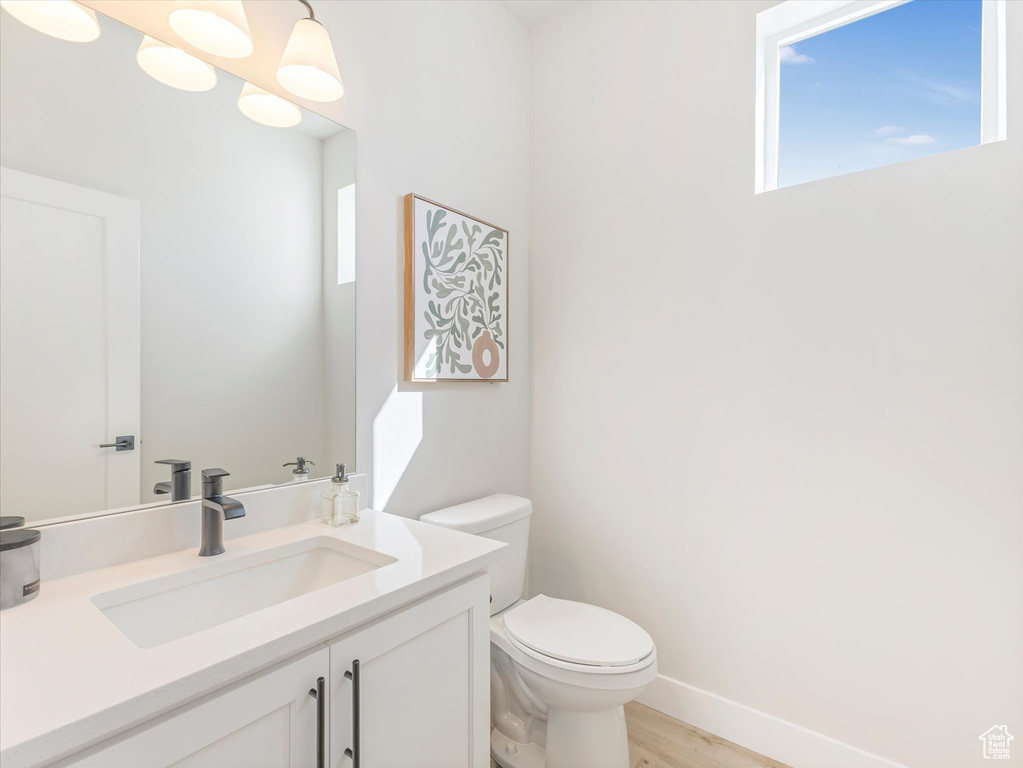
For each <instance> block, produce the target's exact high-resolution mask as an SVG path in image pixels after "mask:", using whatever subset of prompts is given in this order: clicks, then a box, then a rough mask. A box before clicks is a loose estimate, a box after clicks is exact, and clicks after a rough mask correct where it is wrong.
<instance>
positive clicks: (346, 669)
mask: <svg viewBox="0 0 1023 768" xmlns="http://www.w3.org/2000/svg"><path fill="white" fill-rule="evenodd" d="M489 627H490V593H489V579H488V578H487V577H486V576H479V577H476V578H474V579H471V580H470V581H467V582H464V583H462V584H461V585H458V586H455V587H453V588H451V589H449V590H447V591H445V592H442V593H440V594H439V595H435V596H433V597H429V598H427V599H425V600H422V601H420V602H418V603H415V604H413V605H411V606H410V607H408V608H406V609H405V610H403V611H401V612H400V613H396V614H392V615H390V616H387V617H385V618H383V619H381V620H380V621H377V622H375V623H373V624H370V625H369V626H367V627H364V628H362V629H359V630H357V631H355V632H353V633H351V634H349V635H345V636H344V637H342V638H340V639H339V640H336V641H334V642H332V643H330V644H329V645H330V747H331V748H330V766H331V768H350V766H353V765H355V764H356V763H355V758H358V763H357V765H358V766H359V768H472V767H473V766H477V767H478V768H484V767H485V766H488V765H489V760H490V756H489V746H490V742H489V738H488V737H489V730H490V631H489ZM356 662H358V663H357V664H356ZM356 711H358V716H356ZM346 750H348V753H347V754H346Z"/></svg>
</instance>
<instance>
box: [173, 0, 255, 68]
mask: <svg viewBox="0 0 1023 768" xmlns="http://www.w3.org/2000/svg"><path fill="white" fill-rule="evenodd" d="M169 21H170V25H171V29H173V30H174V31H175V32H177V33H178V34H179V35H181V39H182V40H184V41H185V42H187V43H191V44H192V45H194V46H195V47H196V48H198V49H199V50H202V51H206V53H212V54H213V55H214V56H223V57H224V58H225V59H244V58H245V57H246V56H248V55H249V54H250V53H252V49H253V45H252V34H251V33H250V32H249V20H248V19H247V18H246V17H245V9H244V8H243V7H242V2H241V0H174V6H173V8H172V9H171V12H170V19H169Z"/></svg>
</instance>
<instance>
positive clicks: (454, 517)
mask: <svg viewBox="0 0 1023 768" xmlns="http://www.w3.org/2000/svg"><path fill="white" fill-rule="evenodd" d="M532 513H533V504H532V502H530V500H529V499H526V498H523V497H522V496H512V495H511V494H508V493H495V494H494V495H493V496H487V497H486V498H482V499H476V500H475V501H467V502H465V503H464V504H456V505H455V506H453V507H445V508H444V509H438V510H437V511H436V512H427V513H426V514H425V515H423V516H422V517H421V518H419V519H420V520H422V521H423V522H424V523H432V524H433V525H439V526H442V527H444V528H454V529H455V530H456V531H464V532H465V533H486V532H487V531H492V530H494V529H495V528H500V527H501V526H502V525H508V524H509V523H514V522H515V521H516V520H521V519H522V518H524V517H529V516H530V515H531V514H532Z"/></svg>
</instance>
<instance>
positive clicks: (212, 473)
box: [202, 467, 231, 482]
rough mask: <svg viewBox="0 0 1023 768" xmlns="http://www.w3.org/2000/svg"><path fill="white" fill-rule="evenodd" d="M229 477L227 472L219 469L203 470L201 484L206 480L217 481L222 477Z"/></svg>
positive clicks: (229, 474)
mask: <svg viewBox="0 0 1023 768" xmlns="http://www.w3.org/2000/svg"><path fill="white" fill-rule="evenodd" d="M230 476H231V473H230V472H228V471H227V470H226V469H221V468H220V467H214V468H213V469H204V470H203V471H202V479H203V482H206V481H207V480H219V479H220V478H222V477H230Z"/></svg>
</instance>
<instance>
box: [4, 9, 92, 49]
mask: <svg viewBox="0 0 1023 768" xmlns="http://www.w3.org/2000/svg"><path fill="white" fill-rule="evenodd" d="M0 8H3V9H4V10H5V11H7V12H8V13H9V14H11V16H13V17H14V18H16V19H17V20H18V21H20V22H22V23H23V24H27V25H28V26H30V27H32V29H35V30H38V31H39V32H43V33H44V34H47V35H50V36H51V37H56V38H60V39H61V40H70V41H71V42H73V43H89V42H92V41H93V40H95V39H96V38H97V37H99V33H100V29H99V21H98V20H97V19H96V12H95V11H94V10H92V9H91V8H86V7H85V6H84V5H81V4H80V3H76V2H74V0H0Z"/></svg>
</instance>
